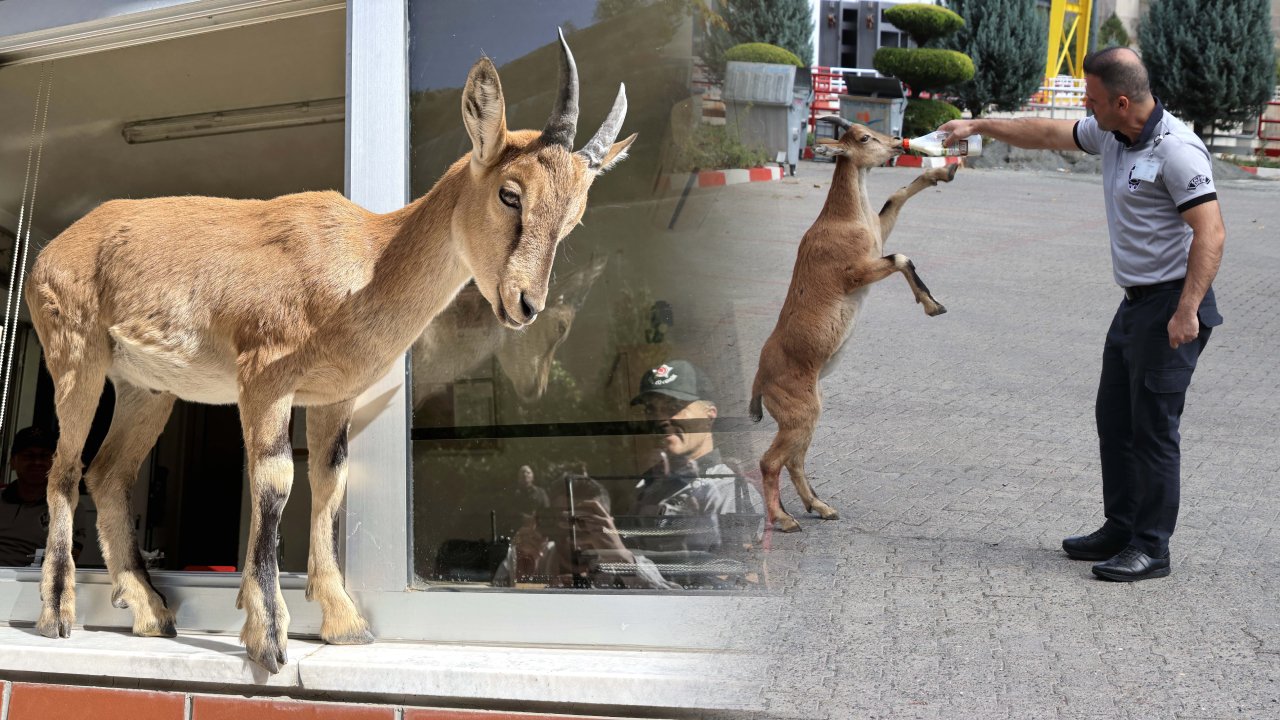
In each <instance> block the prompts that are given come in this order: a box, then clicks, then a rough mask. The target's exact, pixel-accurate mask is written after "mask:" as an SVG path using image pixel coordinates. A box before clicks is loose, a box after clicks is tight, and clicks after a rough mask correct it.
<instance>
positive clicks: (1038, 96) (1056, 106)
mask: <svg viewBox="0 0 1280 720" xmlns="http://www.w3.org/2000/svg"><path fill="white" fill-rule="evenodd" d="M1027 107H1029V108H1032V109H1035V110H1048V111H1049V117H1050V118H1052V117H1054V116H1055V115H1056V114H1057V113H1058V111H1059V110H1061V111H1063V114H1064V115H1065V114H1077V113H1079V112H1080V111H1081V110H1083V109H1084V80H1083V79H1082V78H1074V77H1071V76H1069V75H1059V76H1057V77H1051V78H1045V81H1044V84H1043V85H1041V86H1040V89H1039V90H1037V91H1036V93H1035V94H1034V95H1032V96H1031V99H1030V101H1028V102H1027Z"/></svg>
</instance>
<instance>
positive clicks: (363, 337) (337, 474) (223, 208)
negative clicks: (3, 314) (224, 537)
mask: <svg viewBox="0 0 1280 720" xmlns="http://www.w3.org/2000/svg"><path fill="white" fill-rule="evenodd" d="M560 47H561V54H560V57H561V60H560V66H561V69H560V87H559V90H558V92H557V94H556V102H555V108H554V110H553V112H552V114H551V117H550V119H549V120H548V122H547V125H546V127H545V129H543V130H542V131H541V132H538V131H531V130H522V131H516V132H509V131H508V130H507V127H506V107H505V105H504V101H503V96H502V87H501V85H500V84H499V81H498V73H497V70H496V68H495V67H494V65H493V63H492V62H491V61H490V60H489V59H488V58H481V59H480V61H479V62H477V63H476V64H475V66H473V67H472V68H471V72H470V74H469V75H468V76H467V83H466V86H465V88H464V89H463V92H462V119H463V123H464V124H465V126H466V129H467V133H468V135H470V137H471V142H472V151H471V152H470V153H469V154H468V155H466V156H464V157H463V158H462V159H460V160H458V161H457V162H456V163H454V164H453V165H452V166H451V167H450V168H449V169H448V170H447V171H446V172H445V174H444V175H443V176H442V177H441V178H440V180H439V181H438V182H437V183H436V184H435V186H434V187H432V188H431V191H430V192H428V193H427V194H426V195H425V196H423V197H421V198H419V199H418V200H416V201H414V202H413V203H411V204H409V205H408V206H406V207H404V208H402V209H400V210H397V211H395V212H391V213H387V214H385V215H378V214H374V213H371V212H368V211H366V210H364V209H362V208H360V207H358V206H357V205H355V204H354V203H352V202H350V201H348V200H347V199H345V198H344V197H342V196H341V195H339V194H338V193H334V192H310V193H300V194H297V195H288V196H285V197H280V198H276V199H274V200H266V201H259V200H226V199H217V198H202V197H176V198H157V199H152V200H127V201H119V200H117V201H113V202H108V203H105V204H104V205H102V206H101V207H99V208H97V209H96V210H94V211H93V212H91V213H89V214H88V215H86V216H85V217H84V218H82V219H81V220H79V221H78V222H76V223H75V224H74V225H72V226H71V227H70V228H68V229H67V230H66V231H65V232H63V233H62V234H61V235H59V236H58V237H57V238H55V239H54V240H53V241H52V242H51V243H50V244H49V246H48V247H47V248H46V249H45V251H44V252H43V253H42V254H41V255H40V258H39V259H38V260H37V262H36V264H35V267H34V268H33V269H32V271H31V284H30V285H29V287H28V289H27V293H26V298H27V303H28V305H29V307H30V309H31V316H32V322H33V323H34V324H35V328H36V331H37V333H39V336H40V340H41V342H42V344H43V345H44V349H45V360H46V363H47V365H48V368H49V372H50V373H51V374H52V376H53V381H54V384H55V386H56V394H55V401H56V404H57V413H58V420H59V423H60V425H61V436H60V437H59V439H58V449H57V453H56V455H55V456H54V460H53V468H52V470H51V471H50V473H49V514H50V523H49V540H48V546H47V551H46V555H45V560H44V577H43V581H42V583H41V592H42V596H43V604H44V605H43V610H42V612H41V613H40V619H39V621H38V624H37V628H38V629H39V631H40V633H41V634H43V635H45V636H48V637H58V636H63V637H65V636H67V635H68V634H69V633H70V631H71V625H72V623H73V622H74V621H75V589H74V588H75V584H74V583H75V579H74V575H73V570H74V567H73V565H72V559H71V516H72V511H73V509H74V507H75V503H76V486H77V484H78V482H79V480H80V471H81V468H80V451H81V448H82V447H83V445H84V442H85V436H86V434H87V433H88V431H89V424H90V421H91V420H92V419H93V415H94V409H95V408H96V406H97V403H98V396H99V395H100V394H101V393H102V387H103V382H104V379H105V378H110V379H111V382H112V383H113V384H114V385H115V388H116V408H115V417H114V419H113V420H112V424H111V430H110V431H109V433H108V434H107V438H106V440H105V441H104V442H103V444H102V449H101V450H99V452H98V455H97V457H96V458H94V461H93V464H92V465H91V466H90V467H89V470H88V473H87V474H86V477H85V480H86V482H87V484H88V487H89V490H90V492H91V493H92V494H93V496H94V499H95V501H96V502H97V506H98V533H99V537H100V538H101V542H102V550H103V556H104V557H105V558H106V561H107V568H108V570H109V572H110V574H111V580H112V586H113V592H112V598H113V602H114V604H115V605H116V606H117V607H129V608H132V609H133V613H134V623H133V630H134V632H135V633H138V634H140V635H173V634H174V631H175V630H174V614H173V612H172V611H171V610H170V609H169V608H168V607H167V605H166V603H165V599H164V597H163V596H162V595H160V593H158V592H156V590H155V588H154V587H153V586H152V585H151V582H150V578H149V576H148V574H147V571H146V568H145V567H144V566H143V563H142V560H141V558H140V556H139V553H138V547H137V540H136V538H135V537H134V532H133V527H132V523H131V522H130V520H129V517H128V512H129V511H128V508H129V492H130V487H131V486H132V484H133V482H134V479H135V477H136V473H137V469H138V466H139V464H140V463H141V462H142V459H143V458H144V457H145V456H146V454H147V451H148V450H150V448H151V446H152V445H153V444H154V442H155V440H156V437H157V436H158V435H159V434H160V431H161V429H162V428H163V427H164V424H165V420H166V418H168V416H169V411H170V409H171V408H172V406H173V402H174V399H175V398H179V397H180V398H183V399H185V400H189V401H195V402H204V403H219V404H228V403H237V404H238V405H239V408H240V420H241V425H242V426H243V431H244V441H245V452H246V455H247V456H248V463H249V482H250V484H251V496H252V512H251V516H250V517H251V520H250V528H249V544H248V548H249V549H248V552H247V553H246V555H247V557H246V558H245V562H244V568H243V570H244V575H243V578H242V580H241V585H240V595H239V598H238V600H237V605H238V606H240V607H243V608H244V610H245V611H246V615H247V617H246V620H245V624H244V628H243V630H242V631H241V633H240V639H241V641H242V642H243V643H244V644H245V646H246V648H247V650H248V654H249V657H250V658H251V659H252V660H254V661H255V662H257V663H259V664H261V665H262V666H263V667H264V668H266V669H267V670H269V671H271V672H277V671H278V670H279V668H280V665H281V664H283V663H284V662H285V640H286V632H287V630H288V624H289V613H288V610H287V609H286V608H285V605H284V599H283V596H282V595H281V594H280V587H279V582H278V579H277V572H276V571H277V568H276V528H277V525H278V523H279V521H280V513H281V510H282V508H283V506H284V504H285V501H286V500H287V499H288V497H289V490H290V486H291V485H292V482H293V455H292V448H291V447H290V439H289V414H290V408H291V407H292V406H294V405H299V406H306V407H307V408H308V413H307V420H308V422H307V445H308V446H309V447H310V450H311V452H310V466H309V477H310V482H311V491H312V498H313V505H312V512H311V546H310V555H309V557H308V561H307V573H308V583H307V597H308V598H310V599H316V600H319V601H320V603H321V606H322V610H323V616H324V620H323V624H322V626H321V630H320V635H321V637H322V638H324V640H325V641H327V642H330V643H366V642H370V641H371V640H372V639H373V637H372V635H371V634H370V632H369V627H368V624H367V623H366V622H365V620H364V618H363V617H362V616H361V615H360V612H359V611H358V610H357V609H356V607H355V605H354V604H353V603H352V601H351V599H350V597H348V596H347V593H346V591H345V590H344V588H343V584H342V576H341V573H340V571H339V569H338V564H337V558H336V556H335V547H334V543H333V522H334V514H335V512H336V510H337V507H338V504H339V503H340V502H341V499H342V493H343V489H344V487H345V482H346V475H347V430H348V426H349V421H350V418H351V411H352V407H353V405H354V402H355V398H356V396H357V395H359V394H360V393H361V392H362V391H363V390H365V389H366V388H368V387H369V386H370V385H371V384H372V383H373V382H375V381H376V380H377V379H378V378H380V377H381V376H382V375H384V374H385V373H386V371H387V369H388V368H389V366H390V365H391V364H392V363H393V362H394V361H395V359H396V358H398V357H400V356H401V355H403V354H404V352H405V350H406V349H407V348H408V347H409V345H410V343H412V342H413V340H414V338H416V337H418V336H419V335H421V334H422V332H423V328H424V327H425V326H426V325H427V323H428V322H430V320H431V319H432V318H433V317H434V316H435V315H436V313H438V312H440V310H441V309H442V308H444V307H445V306H446V305H448V304H449V301H450V300H452V299H453V297H454V295H456V294H457V292H458V290H459V289H460V288H461V287H462V286H463V285H464V284H465V283H466V282H467V281H468V279H470V278H472V277H474V278H475V280H476V285H477V286H478V287H479V290H480V292H481V293H482V294H483V295H484V297H485V299H486V300H488V302H489V305H490V306H491V307H492V309H493V312H494V314H495V315H496V316H497V317H498V319H499V320H501V321H502V322H503V323H504V324H506V325H507V326H508V327H511V328H521V327H524V326H526V325H528V324H529V323H531V322H533V320H534V318H535V317H536V316H537V315H538V312H539V311H540V310H542V307H543V303H544V301H545V299H546V294H547V280H548V276H549V274H550V272H551V264H552V260H553V258H554V257H555V250H556V245H557V244H558V243H559V242H560V240H561V238H563V237H564V236H565V235H567V234H568V233H569V231H570V230H571V229H573V227H574V226H575V225H577V223H578V222H579V220H580V219H581V218H582V215H583V212H584V211H585V210H586V202H587V190H588V188H590V187H591V184H592V181H594V180H595V178H596V176H597V175H599V174H600V173H601V172H603V171H605V170H606V169H608V168H609V167H610V166H612V165H613V164H614V163H616V162H618V161H619V160H621V159H622V158H623V157H624V155H625V151H626V149H627V148H628V147H629V146H630V145H631V143H632V142H633V141H634V140H635V136H634V135H632V136H631V137H629V138H627V139H625V140H623V141H621V142H614V140H615V138H617V136H618V130H619V128H620V126H621V125H622V120H623V117H624V115H625V114H626V94H625V89H620V90H619V92H618V96H617V99H616V101H615V102H614V104H613V108H612V110H611V111H610V112H609V116H608V118H607V119H606V120H605V122H604V124H603V125H602V126H601V128H600V130H599V131H598V132H597V133H596V134H595V136H594V137H593V138H591V140H590V141H589V142H588V143H587V144H586V146H584V147H583V148H582V149H581V150H578V151H577V152H574V150H573V139H574V135H575V131H576V128H577V120H578V77H577V69H576V67H575V65H574V61H573V56H572V55H571V54H570V52H569V48H568V45H567V44H566V43H565V42H564V37H563V35H561V37H560Z"/></svg>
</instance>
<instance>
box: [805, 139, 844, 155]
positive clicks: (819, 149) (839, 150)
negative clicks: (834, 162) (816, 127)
mask: <svg viewBox="0 0 1280 720" xmlns="http://www.w3.org/2000/svg"><path fill="white" fill-rule="evenodd" d="M848 150H849V148H847V147H845V146H844V145H843V144H842V143H841V142H840V141H839V140H832V139H830V138H819V139H818V144H817V145H815V146H814V148H813V154H814V155H817V156H819V157H836V156H839V155H844V154H845V153H846V152H848Z"/></svg>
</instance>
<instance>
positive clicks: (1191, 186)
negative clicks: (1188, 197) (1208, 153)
mask: <svg viewBox="0 0 1280 720" xmlns="http://www.w3.org/2000/svg"><path fill="white" fill-rule="evenodd" d="M1211 182H1213V181H1212V180H1210V179H1209V178H1208V177H1205V176H1204V175H1197V176H1195V177H1193V178H1191V182H1189V183H1187V191H1188V192H1190V191H1192V190H1195V189H1196V188H1198V187H1200V186H1201V185H1208V184H1209V183H1211Z"/></svg>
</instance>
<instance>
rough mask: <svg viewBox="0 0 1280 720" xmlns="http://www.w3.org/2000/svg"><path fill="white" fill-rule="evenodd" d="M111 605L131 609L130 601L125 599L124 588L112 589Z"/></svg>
mask: <svg viewBox="0 0 1280 720" xmlns="http://www.w3.org/2000/svg"><path fill="white" fill-rule="evenodd" d="M111 606H112V607H114V608H119V609H121V610H128V609H129V601H128V600H125V599H124V588H122V587H117V588H116V589H115V590H112V591H111Z"/></svg>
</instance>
